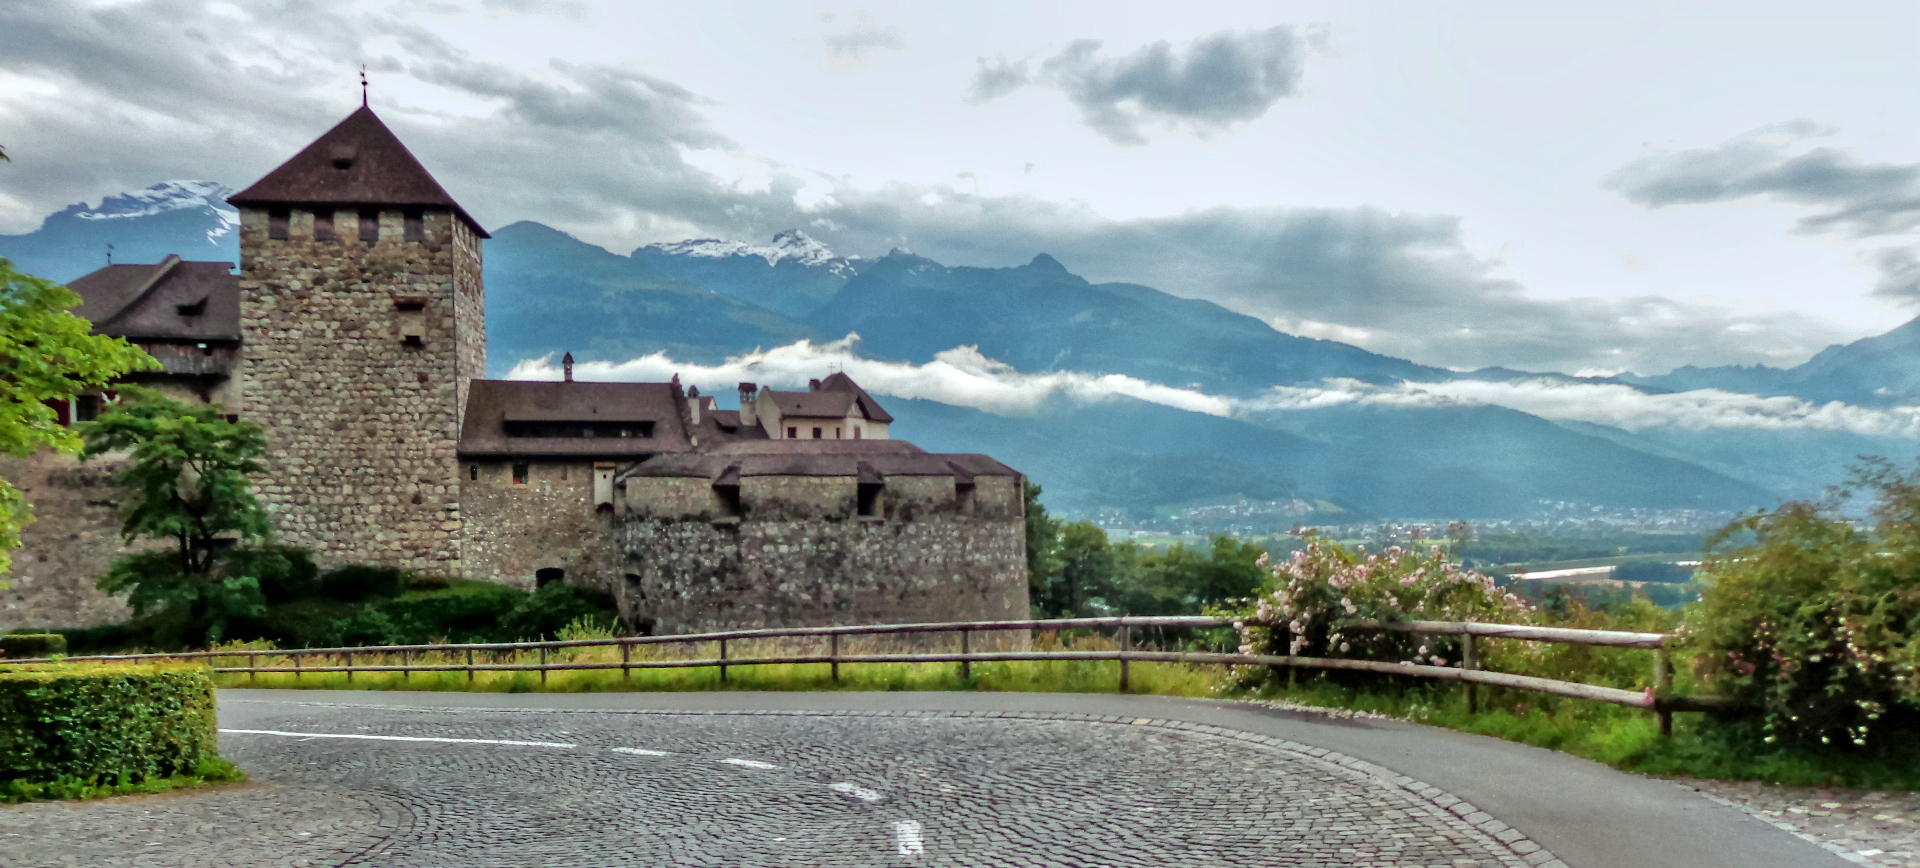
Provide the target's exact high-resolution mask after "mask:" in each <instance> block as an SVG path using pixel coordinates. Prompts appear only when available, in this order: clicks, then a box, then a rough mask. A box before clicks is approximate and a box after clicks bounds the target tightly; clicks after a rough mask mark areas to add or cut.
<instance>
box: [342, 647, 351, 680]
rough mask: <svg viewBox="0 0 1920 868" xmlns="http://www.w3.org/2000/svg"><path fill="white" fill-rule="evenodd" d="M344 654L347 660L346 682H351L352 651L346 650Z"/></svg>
mask: <svg viewBox="0 0 1920 868" xmlns="http://www.w3.org/2000/svg"><path fill="white" fill-rule="evenodd" d="M344 656H345V657H346V660H347V683H348V684H352V683H353V652H352V651H348V652H347V653H346V654H345V655H344Z"/></svg>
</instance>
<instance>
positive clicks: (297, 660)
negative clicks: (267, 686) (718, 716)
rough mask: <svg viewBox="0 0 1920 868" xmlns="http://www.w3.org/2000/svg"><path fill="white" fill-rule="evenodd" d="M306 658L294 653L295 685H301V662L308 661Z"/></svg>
mask: <svg viewBox="0 0 1920 868" xmlns="http://www.w3.org/2000/svg"><path fill="white" fill-rule="evenodd" d="M306 656H307V655H305V654H302V653H300V652H298V651H295V652H293V683H295V684H299V683H300V661H301V660H304V659H306Z"/></svg>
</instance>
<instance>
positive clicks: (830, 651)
mask: <svg viewBox="0 0 1920 868" xmlns="http://www.w3.org/2000/svg"><path fill="white" fill-rule="evenodd" d="M827 639H828V640H829V641H828V644H827V660H828V661H829V662H830V663H831V665H832V666H833V683H835V684H839V683H840V634H839V633H829V634H827Z"/></svg>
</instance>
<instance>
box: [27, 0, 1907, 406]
mask: <svg viewBox="0 0 1920 868" xmlns="http://www.w3.org/2000/svg"><path fill="white" fill-rule="evenodd" d="M1036 7H1037V8H1036ZM1916 35H1920V4H1914V3H1911V2H1903V3H1825V4H1820V5H1819V6H1818V7H1815V6H1812V5H1808V4H1770V3H1756V2H1738V3H1715V2H1690V3H1687V4H1671V3H1633V2H1621V3H1607V4H1588V5H1575V4H1569V3H1558V4H1539V3H1500V2H1475V0H1460V2H1453V3H1446V4H1433V3H1415V2H1404V3H1392V2H1376V3H1288V2H1261V3H1202V2H1186V3H1179V4H1168V3H1125V2H1101V3H1085V2H1058V3H1050V4H1032V3H1025V2H1022V3H1011V2H1007V3H1002V2H972V3H967V4H925V3H920V4H905V3H902V4H880V3H866V4H858V5H828V4H809V3H802V2H782V3H755V2H732V3H708V4H690V3H671V4H669V3H642V2H623V3H614V2H588V0H576V2H551V3H540V2H533V0H481V2H468V3H452V2H437V0H404V2H403V0H396V2H363V3H356V2H346V0H340V2H329V3H325V4H315V3H308V2H258V3H249V2H199V0H132V2H99V3H91V2H77V0H36V2H33V3H10V4H0V57H4V58H6V60H5V62H4V63H0V145H4V146H5V148H6V150H7V153H8V155H9V156H10V157H11V159H12V162H10V163H3V164H0V233H21V232H28V231H32V230H33V229H34V228H35V227H37V226H38V225H39V223H40V221H41V220H42V219H43V218H44V217H45V216H46V215H48V214H50V213H52V212H54V211H57V210H59V209H60V208H62V207H65V206H66V205H69V204H72V203H75V202H82V201H86V202H97V201H99V199H100V198H102V197H103V196H106V195H110V194H113V193H118V192H122V191H125V190H131V189H138V188H141V187H145V186H148V185H150V184H154V183H157V182H160V181H165V180H173V179H205V180H213V181H219V182H222V183H225V184H228V185H231V186H235V187H240V186H245V185H246V184H249V183H251V182H252V181H254V180H256V179H257V178H259V177H260V176H261V175H263V174H265V173H266V172H267V171H268V170H270V169H272V168H273V167H274V166H275V165H277V164H278V163H279V162H280V161H282V160H284V159H286V158H287V157H288V156H290V155H291V154H293V153H294V152H295V151H296V150H298V149H299V148H300V147H301V146H303V145H305V144H306V143H307V142H308V141H311V140H312V139H313V138H314V137H316V136H317V135H319V134H320V133H321V132H323V131H325V130H326V129H327V128H328V127H330V126H331V125H332V124H333V123H335V122H337V121H338V120H339V119H340V118H342V117H344V116H345V115H346V114H347V113H348V112H350V111H351V110H352V109H353V108H354V107H355V105H356V103H357V101H358V100H359V98H360V86H359V81H358V71H359V69H360V66H361V65H362V64H364V65H365V66H366V68H367V70H368V77H369V79H370V81H371V87H370V100H371V105H372V106H373V108H374V109H375V110H376V111H377V112H379V113H380V115H381V117H382V118H383V119H384V120H386V122H387V123H388V124H389V126H391V127H393V128H394V130H395V131H396V132H397V133H398V134H399V135H400V137H401V138H402V140H404V141H405V142H407V144H408V145H409V147H410V148H411V149H412V150H413V151H414V152H415V154H416V155H418V156H419V157H420V158H421V159H422V161H423V162H424V163H425V164H426V165H427V166H428V167H429V169H430V170H431V171H433V173H434V174H435V175H436V176H437V177H438V178H439V180H440V181H441V183H442V184H443V185H444V186H445V187H447V189H448V190H449V191H450V192H452V193H453V195H454V196H455V197H456V198H457V199H458V200H459V201H460V202H461V203H462V204H463V205H464V206H465V207H466V208H467V210H468V211H469V212H470V213H472V214H473V215H474V216H475V217H476V218H477V219H478V220H479V221H480V222H481V223H482V224H484V225H486V226H488V227H490V228H498V227H500V226H504V225H506V224H509V223H513V222H516V221H520V220H534V221H538V222H541V223H545V224H547V225H550V226H553V227H556V228H559V229H562V230H564V231H567V232H569V233H572V234H574V235H576V236H578V237H580V238H582V239H584V240H587V241H589V242H592V243H594V244H599V245H602V246H605V247H607V248H608V249H610V250H613V251H615V252H620V253H625V252H627V251H629V250H631V249H632V248H634V247H637V246H639V245H642V244H647V243H653V242H661V241H673V240H680V239H684V238H690V237H719V238H727V239H737V240H746V241H764V240H765V239H767V238H770V237H771V236H772V235H773V234H774V233H775V232H778V231H780V230H783V229H789V228H796V227H797V228H800V229H803V230H804V231H806V232H807V233H808V234H810V235H813V236H814V237H816V238H819V239H821V240H822V241H825V242H826V243H828V244H829V245H831V246H832V247H834V248H835V249H836V250H838V251H839V252H841V253H843V254H858V255H863V256H870V257H871V256H878V255H882V254H884V253H886V252H887V251H888V250H889V249H891V248H894V247H902V248H906V249H910V250H912V251H913V252H915V253H919V254H921V255H924V256H930V257H932V258H934V259H937V260H940V261H941V262H944V263H946V264H949V265H978V266H1009V265H1016V264H1021V263H1025V262H1026V261H1028V260H1030V259H1031V258H1032V257H1033V256H1034V255H1036V254H1038V253H1043V252H1044V253H1048V254H1051V255H1052V256H1054V257H1055V258H1057V259H1059V260H1060V261H1061V262H1062V263H1063V264H1065V265H1066V266H1067V267H1068V268H1069V269H1070V270H1072V271H1074V272H1075V273H1078V274H1081V275H1083V276H1085V277H1087V278H1089V279H1092V280H1097V281H1126V282H1133V283H1141V284H1146V285H1149V286H1153V287H1156V288H1158V289H1162V290H1165V291H1168V292H1171V293H1174V294H1176V295H1182V296H1187V297H1194V298H1204V299H1208V300H1211V301H1215V302H1217V303H1220V304H1222V305H1225V306H1227V307H1229V308H1231V309H1233V310H1236V311H1239V312H1242V313H1245V314H1248V315H1251V316H1256V317H1259V318H1260V319H1262V320H1264V321H1266V322H1268V323H1270V324H1272V325H1273V326H1274V327H1275V328H1278V329H1280V330H1283V331H1286V332H1289V333H1293V334H1302V335H1307V336H1311V337H1322V338H1331V339H1336V340H1342V341H1346V342H1348V343H1353V344H1356V345H1359V346H1362V347H1365V348H1367V349H1370V350H1374V351H1376V352H1382V353H1388V354H1391V355H1395V356H1400V357H1403V358H1409V359H1412V360H1414V361H1418V362H1422V363H1426V364H1433V365H1441V366H1447V367H1453V368H1457V369H1470V368H1477V367H1482V366H1489V365H1501V366H1506V367H1512V368H1518V369H1523V370H1538V371H1546V370H1556V371H1563V372H1567V373H1576V372H1581V373H1604V372H1613V371H1622V370H1629V371H1635V372H1639V373H1659V372H1664V371H1666V370H1669V369H1671V368H1674V367H1676V366H1680V365H1686V364H1696V365H1717V364H1756V363H1764V364H1771V365H1775V366H1788V365H1793V364H1797V363H1799V362H1801V361H1804V360H1805V359H1806V358H1808V357H1809V356H1811V355H1812V354H1813V353H1814V352H1817V351H1818V350H1819V349H1821V348H1822V347H1824V346H1826V345H1828V344H1831V343H1834V342H1843V341H1850V340H1854V339H1858V338H1861V337H1865V336H1869V335H1873V334H1878V333H1881V332H1884V331H1886V330H1888V329H1890V328H1892V327H1894V326H1896V325H1898V324H1900V323H1902V322H1904V321H1906V320H1909V319H1911V318H1913V317H1914V316H1915V315H1916V314H1920V112H1916V111H1915V110H1914V109H1915V107H1916V106H1920V52H1915V51H1913V50H1912V43H1913V41H1914V38H1915V36H1916Z"/></svg>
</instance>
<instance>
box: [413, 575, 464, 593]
mask: <svg viewBox="0 0 1920 868" xmlns="http://www.w3.org/2000/svg"><path fill="white" fill-rule="evenodd" d="M452 586H453V581H452V580H451V579H448V578H447V577H446V576H414V577H413V581H412V582H411V583H410V584H408V585H407V589H408V590H410V591H444V590H446V589H448V588H450V587H452Z"/></svg>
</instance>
